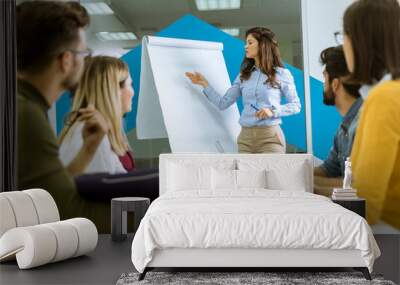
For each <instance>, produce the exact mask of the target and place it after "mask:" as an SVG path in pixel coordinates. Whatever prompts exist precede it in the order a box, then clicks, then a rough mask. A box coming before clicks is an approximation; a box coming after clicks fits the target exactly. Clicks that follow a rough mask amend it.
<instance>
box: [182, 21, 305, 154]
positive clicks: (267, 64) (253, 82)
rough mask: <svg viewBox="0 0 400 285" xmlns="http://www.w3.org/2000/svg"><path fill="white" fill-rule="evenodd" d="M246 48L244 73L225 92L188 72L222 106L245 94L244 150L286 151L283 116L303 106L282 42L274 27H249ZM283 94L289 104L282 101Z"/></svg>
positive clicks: (240, 142)
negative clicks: (284, 60)
mask: <svg viewBox="0 0 400 285" xmlns="http://www.w3.org/2000/svg"><path fill="white" fill-rule="evenodd" d="M245 49H246V56H245V58H244V60H243V62H242V65H241V70H240V74H239V75H238V77H237V78H236V79H235V81H234V83H233V86H232V87H231V88H229V89H228V91H227V92H226V94H225V95H224V96H221V95H220V94H218V93H217V92H216V91H215V90H214V88H213V87H212V86H211V85H209V83H208V81H207V79H206V78H205V77H204V76H203V75H202V74H200V73H197V72H195V73H191V72H186V76H187V77H188V78H189V79H190V80H191V81H192V83H193V84H198V85H201V86H202V87H203V88H204V89H203V93H204V94H205V95H206V97H207V98H208V100H210V101H211V103H213V104H214V105H215V106H216V107H217V108H219V109H220V110H224V109H226V108H228V107H229V106H231V105H232V104H234V103H235V102H236V100H237V99H238V98H239V97H240V96H242V100H243V112H242V114H241V116H240V120H239V123H240V125H241V126H242V130H241V132H240V135H239V137H238V141H237V143H238V147H239V152H240V153H285V151H286V142H285V136H284V134H283V132H282V129H281V128H280V124H281V123H282V119H281V117H284V116H290V115H293V114H297V113H299V112H300V109H301V105H300V100H299V97H298V96H297V92H296V87H295V84H294V80H293V77H292V75H291V73H290V71H289V70H287V69H285V68H284V67H283V64H282V61H281V57H280V53H279V48H278V42H277V40H276V38H275V34H274V33H273V32H272V31H271V30H270V29H267V28H262V27H255V28H252V29H250V30H248V31H247V32H246V46H245ZM282 96H284V97H285V99H286V104H281V98H282Z"/></svg>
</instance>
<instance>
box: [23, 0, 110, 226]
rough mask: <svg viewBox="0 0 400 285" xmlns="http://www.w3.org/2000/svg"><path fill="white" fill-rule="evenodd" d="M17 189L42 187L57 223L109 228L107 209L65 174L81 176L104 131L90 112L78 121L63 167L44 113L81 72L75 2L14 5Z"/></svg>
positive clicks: (80, 21) (81, 14)
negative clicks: (79, 141) (77, 220)
mask: <svg viewBox="0 0 400 285" xmlns="http://www.w3.org/2000/svg"><path fill="white" fill-rule="evenodd" d="M16 14H17V47H18V50H17V56H18V60H17V77H18V83H17V123H18V126H17V127H18V137H17V140H18V147H17V155H18V163H17V165H18V169H17V171H18V174H17V175H18V181H17V182H18V189H19V190H23V189H28V188H43V189H45V190H47V191H48V192H49V193H50V194H51V195H52V197H53V198H54V200H55V202H56V204H57V206H58V209H59V210H60V215H61V219H68V218H73V217H77V216H81V217H86V218H88V219H90V220H92V221H93V222H94V223H95V224H96V226H97V228H98V230H99V231H100V232H107V231H108V230H109V227H110V217H109V216H110V214H109V213H110V205H109V203H101V202H95V201H88V200H85V199H83V198H82V197H81V196H80V195H79V193H78V191H77V189H76V185H75V182H74V179H73V177H72V176H71V175H70V173H71V172H74V173H77V174H79V173H83V170H84V169H85V167H86V166H87V165H88V164H89V163H90V161H91V160H92V158H93V156H94V154H95V152H96V150H97V147H98V145H99V144H100V142H101V141H102V139H103V137H104V135H105V134H107V132H108V130H109V126H108V123H107V122H106V120H105V119H104V117H103V116H102V115H101V114H100V113H99V112H98V111H96V110H95V109H94V108H90V106H88V107H87V108H84V109H81V110H79V112H80V113H81V114H82V118H84V120H83V122H84V127H83V140H84V143H83V146H82V148H81V149H80V151H79V153H78V154H77V155H76V156H75V158H74V159H73V160H72V161H71V163H70V164H69V165H68V166H67V167H64V166H63V165H62V163H61V161H60V159H59V158H58V152H59V148H58V144H57V140H56V136H55V133H54V131H53V130H52V128H51V126H50V123H49V120H48V114H47V113H48V111H49V109H50V108H51V106H53V105H54V104H55V103H56V101H57V99H58V98H59V97H60V96H61V94H63V92H64V91H66V90H74V89H75V88H76V86H77V84H78V82H79V79H80V77H81V75H82V72H83V66H84V57H85V56H88V55H90V54H91V51H90V50H89V49H87V47H86V40H85V34H84V28H85V27H86V26H87V25H88V24H89V16H88V14H87V12H86V10H85V9H84V8H83V7H82V6H81V5H80V4H78V3H76V2H47V1H46V2H45V1H38V2H35V1H34V2H24V3H22V4H20V5H18V6H17V10H16Z"/></svg>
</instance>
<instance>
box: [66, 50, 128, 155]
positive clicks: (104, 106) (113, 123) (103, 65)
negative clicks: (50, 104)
mask: <svg viewBox="0 0 400 285" xmlns="http://www.w3.org/2000/svg"><path fill="white" fill-rule="evenodd" d="M128 76H129V69H128V66H127V65H126V63H124V62H123V61H122V60H120V59H118V58H114V57H110V56H95V57H91V58H90V57H89V58H87V59H85V68H84V71H83V74H82V78H81V80H80V82H79V85H78V89H77V90H76V92H75V95H74V97H73V102H72V110H71V113H70V114H69V115H68V117H67V120H66V122H65V125H64V128H63V130H62V131H61V134H60V138H59V140H60V144H61V143H62V141H63V140H64V139H65V137H66V135H67V134H68V133H69V132H70V131H71V130H72V129H73V128H74V127H75V126H76V124H75V122H76V119H77V118H78V116H79V113H78V111H79V109H81V108H86V107H87V106H88V105H89V104H91V105H93V106H94V108H95V109H96V110H97V111H99V112H100V113H101V114H102V115H103V116H104V118H105V119H106V120H107V121H108V122H109V123H110V131H109V132H108V139H109V140H110V144H111V147H112V149H113V151H114V152H115V153H116V154H117V155H119V156H121V155H124V154H125V153H126V151H127V150H129V145H128V140H127V138H126V135H125V132H124V131H123V123H122V116H123V114H122V106H121V105H122V102H121V96H120V92H119V89H120V88H122V87H123V86H124V84H125V81H126V79H127V78H128Z"/></svg>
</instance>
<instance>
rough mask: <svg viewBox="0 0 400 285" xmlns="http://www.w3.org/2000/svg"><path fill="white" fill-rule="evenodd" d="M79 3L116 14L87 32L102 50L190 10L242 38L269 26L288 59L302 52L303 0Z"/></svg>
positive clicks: (96, 20) (126, 45) (130, 43)
mask: <svg viewBox="0 0 400 285" xmlns="http://www.w3.org/2000/svg"><path fill="white" fill-rule="evenodd" d="M24 1H26V0H17V4H18V3H21V2H24ZM59 1H64V0H59ZM75 1H79V0H75ZM79 2H81V3H93V2H105V3H107V4H108V5H109V6H110V7H111V9H112V10H113V11H114V13H115V14H113V15H91V24H90V27H89V29H88V31H87V38H88V45H89V47H91V48H92V49H93V50H95V51H97V52H98V53H114V54H115V55H122V54H123V53H125V52H127V50H128V49H131V48H133V47H135V46H136V45H137V44H139V43H140V42H141V38H142V37H143V36H144V35H152V34H154V33H157V32H158V31H160V30H162V29H163V28H165V27H167V26H168V25H169V24H171V23H173V22H175V21H176V20H178V19H179V18H181V17H182V16H184V15H186V14H188V13H190V14H192V15H194V16H196V17H198V18H200V19H202V20H204V21H206V22H208V23H210V24H211V25H214V26H216V27H218V28H233V27H238V28H240V35H239V37H241V38H243V34H244V33H245V31H246V29H248V28H251V27H254V26H266V27H269V28H271V29H272V30H273V31H274V32H275V34H276V35H277V37H278V40H279V42H280V46H281V52H282V55H283V57H284V59H285V60H286V61H289V62H292V63H293V61H296V57H297V58H298V57H299V56H300V54H301V44H300V41H301V8H300V0H241V8H240V9H237V10H219V11H199V10H197V8H196V5H195V0H80V1H79ZM98 32H134V33H135V34H136V35H137V36H138V40H122V41H101V40H99V39H98V38H97V36H96V33H98ZM285 57H286V58H285ZM295 65H298V64H295Z"/></svg>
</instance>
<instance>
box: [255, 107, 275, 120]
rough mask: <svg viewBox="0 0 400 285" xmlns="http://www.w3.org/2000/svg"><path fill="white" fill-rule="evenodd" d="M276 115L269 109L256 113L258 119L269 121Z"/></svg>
mask: <svg viewBox="0 0 400 285" xmlns="http://www.w3.org/2000/svg"><path fill="white" fill-rule="evenodd" d="M273 116H274V113H272V111H271V109H269V108H261V109H260V111H257V112H256V117H257V118H259V119H267V118H272V117H273Z"/></svg>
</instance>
